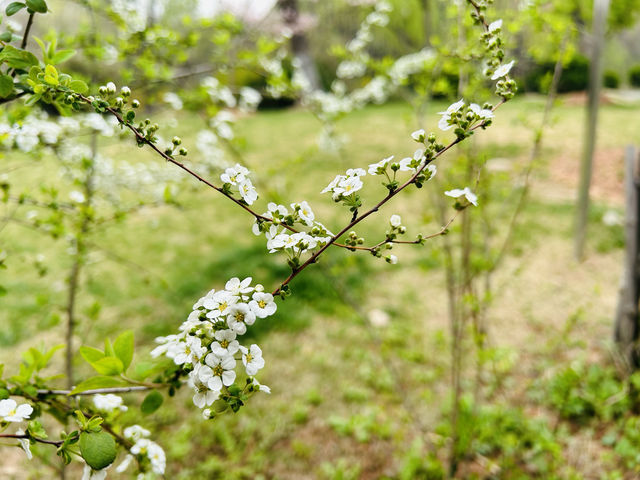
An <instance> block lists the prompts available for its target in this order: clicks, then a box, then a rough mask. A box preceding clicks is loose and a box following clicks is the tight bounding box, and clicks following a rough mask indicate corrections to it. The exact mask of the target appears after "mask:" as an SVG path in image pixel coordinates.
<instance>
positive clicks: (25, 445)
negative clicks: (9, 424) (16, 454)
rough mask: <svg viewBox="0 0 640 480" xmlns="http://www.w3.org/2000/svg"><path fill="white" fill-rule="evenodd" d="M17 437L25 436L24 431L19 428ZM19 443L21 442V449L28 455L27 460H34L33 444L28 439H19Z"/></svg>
mask: <svg viewBox="0 0 640 480" xmlns="http://www.w3.org/2000/svg"><path fill="white" fill-rule="evenodd" d="M16 435H24V430H22V429H21V428H19V429H18V430H16ZM18 442H20V447H21V448H22V450H24V453H25V454H26V455H27V460H31V459H32V458H33V454H32V453H31V443H30V442H29V439H28V438H19V439H18Z"/></svg>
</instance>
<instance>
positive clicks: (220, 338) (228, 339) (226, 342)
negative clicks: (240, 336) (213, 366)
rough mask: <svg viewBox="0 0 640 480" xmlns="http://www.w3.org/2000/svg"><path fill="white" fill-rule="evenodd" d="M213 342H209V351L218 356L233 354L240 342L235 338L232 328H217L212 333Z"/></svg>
mask: <svg viewBox="0 0 640 480" xmlns="http://www.w3.org/2000/svg"><path fill="white" fill-rule="evenodd" d="M214 338H215V339H216V341H215V342H213V343H212V344H211V351H212V352H213V353H214V354H216V355H218V356H219V357H224V356H226V355H233V354H235V353H236V352H237V351H238V350H239V348H240V344H239V343H238V341H237V340H236V332H234V331H233V330H218V331H217V332H215V334H214Z"/></svg>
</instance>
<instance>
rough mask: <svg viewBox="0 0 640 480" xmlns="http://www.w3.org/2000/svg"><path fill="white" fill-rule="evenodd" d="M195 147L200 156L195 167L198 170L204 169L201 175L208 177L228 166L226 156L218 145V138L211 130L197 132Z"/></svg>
mask: <svg viewBox="0 0 640 480" xmlns="http://www.w3.org/2000/svg"><path fill="white" fill-rule="evenodd" d="M196 147H197V148H198V151H199V152H200V154H201V157H200V159H199V160H198V165H197V166H198V168H199V169H200V170H202V169H203V167H204V170H205V171H204V172H203V173H205V174H208V175H210V174H212V173H213V172H217V171H219V170H220V169H224V168H226V167H227V166H229V162H228V161H227V154H226V152H225V150H224V148H222V146H221V145H220V141H219V140H218V136H217V135H216V134H215V133H214V132H212V131H211V130H207V129H205V130H200V131H199V132H198V134H197V135H196Z"/></svg>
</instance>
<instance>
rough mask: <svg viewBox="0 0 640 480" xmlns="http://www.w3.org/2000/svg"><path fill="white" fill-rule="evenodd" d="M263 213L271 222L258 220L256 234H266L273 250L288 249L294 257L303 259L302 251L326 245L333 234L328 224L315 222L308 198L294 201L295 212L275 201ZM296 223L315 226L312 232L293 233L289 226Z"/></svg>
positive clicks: (292, 208) (254, 226)
mask: <svg viewBox="0 0 640 480" xmlns="http://www.w3.org/2000/svg"><path fill="white" fill-rule="evenodd" d="M262 216H263V217H265V218H268V219H269V220H270V221H269V222H257V221H256V223H254V225H253V233H254V234H255V235H260V234H261V233H264V235H265V237H266V238H267V249H268V250H269V253H276V252H285V253H287V254H289V256H290V257H292V258H293V257H297V258H299V257H300V254H302V253H305V252H307V251H310V250H314V249H315V248H318V247H323V246H325V245H326V244H327V243H329V242H330V241H331V238H332V236H333V234H332V233H331V232H330V231H329V230H328V229H327V228H326V227H325V226H324V225H322V224H321V223H320V222H316V221H315V215H314V213H313V210H311V207H310V206H309V203H308V202H306V201H303V202H301V203H292V204H291V212H289V210H288V209H287V207H285V206H284V205H278V204H276V203H273V202H271V203H269V205H267V211H266V212H264V213H263V214H262ZM296 224H300V225H303V226H305V227H311V229H310V231H309V232H294V233H291V232H290V230H289V229H287V226H289V227H292V226H294V225H296Z"/></svg>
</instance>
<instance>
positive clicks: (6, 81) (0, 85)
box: [0, 75, 13, 98]
mask: <svg viewBox="0 0 640 480" xmlns="http://www.w3.org/2000/svg"><path fill="white" fill-rule="evenodd" d="M12 93H13V78H11V77H10V76H9V75H0V97H2V98H7V97H8V96H9V95H11V94H12Z"/></svg>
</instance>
